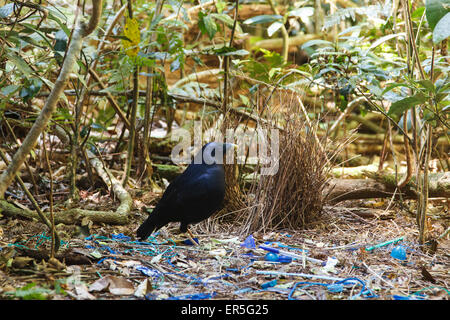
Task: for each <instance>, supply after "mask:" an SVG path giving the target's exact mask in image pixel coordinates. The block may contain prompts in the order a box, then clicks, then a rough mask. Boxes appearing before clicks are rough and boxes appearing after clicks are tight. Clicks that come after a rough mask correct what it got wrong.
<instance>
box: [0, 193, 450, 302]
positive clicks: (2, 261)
mask: <svg viewBox="0 0 450 320" xmlns="http://www.w3.org/2000/svg"><path fill="white" fill-rule="evenodd" d="M343 205H345V206H343ZM362 205H364V206H366V207H369V208H370V207H374V206H376V205H377V204H376V203H375V202H374V203H369V202H367V201H366V202H365V203H364V204H363V203H358V202H352V203H346V204H341V206H340V207H333V208H327V209H326V212H325V213H324V215H323V219H322V220H321V221H319V222H317V224H316V225H314V226H311V227H310V229H308V230H297V231H294V230H284V231H282V232H270V233H266V234H262V233H254V234H252V237H253V239H254V241H255V244H256V248H255V249H252V248H249V245H247V247H245V246H243V245H242V244H243V242H244V240H245V239H246V237H247V236H248V235H240V234H239V226H223V225H222V226H216V227H214V228H211V225H213V223H211V221H209V222H208V224H206V223H203V224H200V225H198V226H195V227H194V228H192V230H193V231H194V233H195V234H197V235H198V239H199V241H200V245H198V246H192V245H187V244H186V243H185V242H184V239H185V238H184V237H183V235H179V234H177V229H178V226H177V225H175V224H173V225H170V226H168V227H166V228H163V229H162V230H161V232H159V233H158V234H157V235H156V237H154V238H149V239H148V241H146V242H138V241H135V240H134V230H135V229H136V228H137V226H138V225H139V222H141V221H142V220H143V219H144V216H143V214H141V213H135V214H134V215H133V216H132V217H131V219H130V220H131V221H133V222H132V223H131V224H130V225H128V226H106V225H104V226H98V225H94V226H91V227H90V230H89V231H90V236H87V235H86V233H85V232H86V231H87V230H88V229H89V228H88V227H83V228H80V227H76V226H59V229H60V230H61V231H62V230H63V229H64V232H61V234H62V235H63V238H64V239H66V240H67V239H70V240H69V241H67V242H65V243H64V244H63V246H62V249H61V252H64V251H65V252H66V253H67V254H66V256H67V257H68V256H69V254H68V252H71V254H72V255H78V256H80V257H83V258H84V260H81V261H88V262H89V264H82V265H69V264H68V263H67V261H66V265H67V266H66V268H62V269H60V270H58V268H57V267H58V266H56V265H54V264H52V263H49V262H45V261H42V260H40V259H39V258H37V257H33V258H30V257H29V256H28V257H27V255H26V254H25V253H24V252H23V251H21V250H20V249H21V248H23V247H27V248H29V249H35V248H37V249H38V250H40V251H42V250H43V249H44V248H48V247H49V244H50V240H49V238H48V237H47V236H46V235H45V228H44V227H43V226H42V225H41V224H40V223H38V222H30V221H25V220H18V219H11V218H2V219H0V248H1V250H0V297H1V298H2V299H5V298H31V299H40V298H42V299H43V298H47V299H283V300H286V299H288V298H291V299H337V300H339V299H447V300H448V299H449V297H450V294H449V293H450V292H449V283H448V282H449V272H450V271H449V270H450V269H449V266H450V259H449V250H448V248H449V244H450V241H449V238H448V237H449V236H448V234H447V235H446V236H445V237H443V238H442V239H440V240H439V241H438V243H437V247H433V246H432V245H429V244H427V245H425V246H423V247H421V246H419V245H418V244H417V242H416V239H417V227H416V223H415V218H413V216H412V215H411V214H410V213H407V212H405V211H404V210H403V211H402V210H399V209H393V210H392V209H391V210H389V211H383V210H378V211H377V212H378V213H377V214H376V216H377V217H375V218H363V217H361V215H359V214H357V213H355V212H357V211H354V210H350V209H349V208H351V207H357V206H359V207H361V206H362ZM444 205H445V204H444ZM444 205H443V204H442V203H437V204H436V206H435V207H434V210H431V212H432V214H431V215H430V219H429V227H430V228H431V232H432V233H433V234H436V235H438V234H442V233H443V231H445V229H446V228H447V227H448V212H447V211H446V210H448V209H446V207H445V206H444ZM380 212H381V214H379V213H380ZM433 212H434V213H433ZM207 229H210V230H209V232H205V230H207ZM211 229H213V230H212V231H211ZM219 229H220V230H219ZM64 235H65V236H64ZM401 237H403V238H401ZM399 238H401V239H399ZM247 240H248V239H247ZM391 240H398V242H396V243H391V244H388V245H382V246H380V247H378V248H374V249H371V247H373V246H377V245H380V244H383V243H384V242H386V241H391ZM259 245H267V246H272V247H275V248H278V249H281V250H285V251H289V252H292V253H296V254H298V255H300V256H302V255H303V252H305V253H306V255H304V256H305V260H304V259H303V258H300V259H294V260H293V261H292V262H290V263H279V262H270V261H265V257H266V254H267V253H268V251H266V250H263V249H260V248H258V246H259ZM398 245H402V246H403V248H405V249H406V260H404V261H402V260H398V259H395V258H393V257H392V256H391V252H392V250H393V248H394V247H397V246H398ZM303 250H304V251H303ZM306 257H308V258H314V259H317V260H321V261H323V264H320V263H314V262H311V261H310V260H308V259H306ZM327 261H328V263H327ZM272 272H275V273H277V274H276V275H275V274H274V273H273V274H272ZM292 273H295V274H297V275H295V274H292ZM299 273H301V274H302V276H300V275H298V274H299ZM314 275H315V276H316V277H314ZM274 280H275V281H274Z"/></svg>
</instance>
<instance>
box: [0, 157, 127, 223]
mask: <svg viewBox="0 0 450 320" xmlns="http://www.w3.org/2000/svg"><path fill="white" fill-rule="evenodd" d="M88 156H89V161H90V163H91V165H92V166H93V167H94V168H95V170H96V171H97V173H98V175H99V176H100V177H101V178H102V180H103V181H104V182H105V184H106V185H107V186H108V188H109V189H110V190H112V191H113V192H114V195H115V196H116V197H117V198H118V199H119V201H120V205H119V207H118V208H117V209H116V211H96V210H85V209H79V208H73V209H68V210H63V211H58V212H54V219H55V224H59V223H63V224H79V223H81V221H82V220H83V219H85V218H87V219H89V220H91V221H92V222H94V223H106V224H120V225H124V224H127V223H128V215H129V212H130V211H131V206H132V203H133V201H132V198H131V196H130V194H129V193H128V192H127V191H126V190H125V189H124V188H123V187H122V184H121V183H120V181H118V180H117V179H116V178H115V177H114V176H113V175H112V174H111V173H110V172H109V171H108V170H107V169H106V168H104V166H103V164H102V162H101V161H100V160H99V159H98V158H97V157H96V156H95V155H94V154H92V153H91V152H90V151H88ZM0 212H1V213H2V214H3V215H5V216H11V217H16V216H21V217H24V218H28V219H39V215H38V214H37V213H36V212H35V211H32V210H28V209H26V208H18V207H16V206H15V205H13V204H11V203H8V202H7V201H4V200H0ZM44 215H45V218H46V219H49V217H50V214H49V213H47V212H44Z"/></svg>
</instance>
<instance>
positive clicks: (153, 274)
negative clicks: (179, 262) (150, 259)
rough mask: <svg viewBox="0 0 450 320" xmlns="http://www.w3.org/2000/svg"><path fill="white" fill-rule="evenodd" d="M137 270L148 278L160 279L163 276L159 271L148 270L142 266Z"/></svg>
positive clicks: (137, 267)
mask: <svg viewBox="0 0 450 320" xmlns="http://www.w3.org/2000/svg"><path fill="white" fill-rule="evenodd" d="M136 270H138V271H140V272H142V273H143V274H144V275H146V276H147V277H152V278H159V277H161V276H162V274H161V272H159V271H158V270H156V269H151V268H148V267H146V266H142V265H139V266H136Z"/></svg>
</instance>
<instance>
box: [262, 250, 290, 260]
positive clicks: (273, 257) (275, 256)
mask: <svg viewBox="0 0 450 320" xmlns="http://www.w3.org/2000/svg"><path fill="white" fill-rule="evenodd" d="M264 260H266V261H271V262H281V263H291V262H292V258H291V257H288V256H283V255H278V254H276V253H273V252H268V253H267V254H266V256H265V257H264Z"/></svg>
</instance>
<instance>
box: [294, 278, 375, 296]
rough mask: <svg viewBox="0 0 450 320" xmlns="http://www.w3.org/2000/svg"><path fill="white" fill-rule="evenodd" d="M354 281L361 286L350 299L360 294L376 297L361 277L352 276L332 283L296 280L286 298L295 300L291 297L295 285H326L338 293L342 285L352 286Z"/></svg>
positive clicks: (306, 286) (301, 286) (303, 287)
mask: <svg viewBox="0 0 450 320" xmlns="http://www.w3.org/2000/svg"><path fill="white" fill-rule="evenodd" d="M355 282H356V283H357V284H360V285H361V287H362V288H361V290H360V291H359V293H357V294H356V295H354V296H352V297H351V299H356V298H358V297H360V296H361V295H363V296H364V297H365V298H376V297H377V295H375V294H373V292H372V291H371V290H370V289H368V288H367V287H366V283H365V282H364V281H362V280H361V279H358V278H356V277H352V278H346V279H344V280H341V281H338V282H336V283H333V284H328V283H322V282H310V281H302V282H296V283H295V284H294V286H293V287H292V289H291V291H290V292H289V295H288V299H289V300H295V298H293V294H294V292H295V290H296V289H297V287H299V288H301V289H306V288H308V287H310V286H323V287H326V288H327V289H328V290H329V291H331V292H336V293H338V292H341V291H342V290H343V289H344V286H345V285H346V284H351V285H352V286H354V285H355ZM330 287H331V290H330ZM340 289H342V290H341V291H339V290H340ZM333 290H337V291H333Z"/></svg>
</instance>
